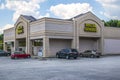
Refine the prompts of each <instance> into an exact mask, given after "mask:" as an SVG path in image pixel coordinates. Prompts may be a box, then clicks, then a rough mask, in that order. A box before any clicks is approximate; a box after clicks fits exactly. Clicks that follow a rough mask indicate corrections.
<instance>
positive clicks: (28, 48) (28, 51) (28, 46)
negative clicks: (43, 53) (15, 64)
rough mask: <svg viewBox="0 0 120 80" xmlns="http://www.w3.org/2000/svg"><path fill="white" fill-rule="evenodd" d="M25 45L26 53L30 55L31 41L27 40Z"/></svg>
mask: <svg viewBox="0 0 120 80" xmlns="http://www.w3.org/2000/svg"><path fill="white" fill-rule="evenodd" d="M26 43H27V46H26V47H27V53H29V54H31V55H32V41H31V40H28V42H26Z"/></svg>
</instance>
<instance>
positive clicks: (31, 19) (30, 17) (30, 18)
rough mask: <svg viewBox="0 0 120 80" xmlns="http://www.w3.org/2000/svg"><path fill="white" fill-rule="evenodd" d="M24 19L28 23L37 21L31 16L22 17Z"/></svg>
mask: <svg viewBox="0 0 120 80" xmlns="http://www.w3.org/2000/svg"><path fill="white" fill-rule="evenodd" d="M22 16H23V17H24V18H25V19H27V20H29V21H31V22H32V21H36V20H37V19H36V18H34V17H33V16H27V15H22Z"/></svg>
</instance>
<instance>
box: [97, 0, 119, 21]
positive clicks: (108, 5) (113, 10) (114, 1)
mask: <svg viewBox="0 0 120 80" xmlns="http://www.w3.org/2000/svg"><path fill="white" fill-rule="evenodd" d="M96 1H97V2H99V3H100V4H101V5H102V6H103V8H104V12H103V11H102V12H100V13H101V14H102V15H105V16H106V17H107V18H110V19H120V14H119V13H120V9H119V7H120V0H96Z"/></svg>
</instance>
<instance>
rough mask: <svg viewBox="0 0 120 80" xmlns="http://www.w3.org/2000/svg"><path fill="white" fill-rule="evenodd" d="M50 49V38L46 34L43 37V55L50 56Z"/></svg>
mask: <svg viewBox="0 0 120 80" xmlns="http://www.w3.org/2000/svg"><path fill="white" fill-rule="evenodd" d="M49 53H50V50H49V38H48V37H47V36H45V37H44V38H43V57H49V56H50V55H49Z"/></svg>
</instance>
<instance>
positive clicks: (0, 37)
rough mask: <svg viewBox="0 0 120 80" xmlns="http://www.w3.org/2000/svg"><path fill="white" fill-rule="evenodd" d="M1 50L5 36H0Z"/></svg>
mask: <svg viewBox="0 0 120 80" xmlns="http://www.w3.org/2000/svg"><path fill="white" fill-rule="evenodd" d="M0 49H3V34H0Z"/></svg>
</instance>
